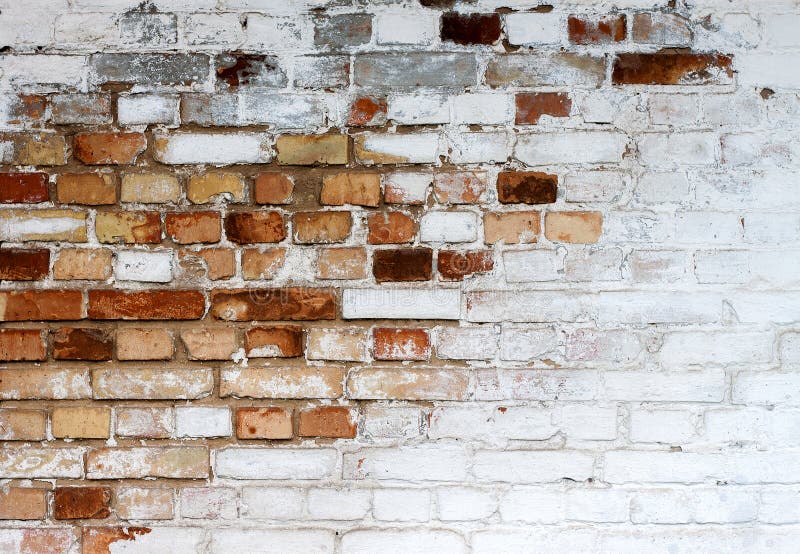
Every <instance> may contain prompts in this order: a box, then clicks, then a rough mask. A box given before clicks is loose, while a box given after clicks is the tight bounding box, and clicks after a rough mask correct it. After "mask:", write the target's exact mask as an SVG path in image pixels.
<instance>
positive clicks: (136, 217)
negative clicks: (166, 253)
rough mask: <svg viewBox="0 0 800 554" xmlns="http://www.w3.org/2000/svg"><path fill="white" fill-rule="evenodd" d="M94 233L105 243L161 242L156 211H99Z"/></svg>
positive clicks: (159, 224) (159, 218) (159, 223)
mask: <svg viewBox="0 0 800 554" xmlns="http://www.w3.org/2000/svg"><path fill="white" fill-rule="evenodd" d="M95 234H96V235H97V240H98V241H100V242H103V243H106V244H118V243H127V244H131V243H137V244H157V243H159V242H161V216H160V215H159V213H158V212H99V213H98V214H97V218H96V220H95Z"/></svg>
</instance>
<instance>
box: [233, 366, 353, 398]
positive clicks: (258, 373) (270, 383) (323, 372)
mask: <svg viewBox="0 0 800 554" xmlns="http://www.w3.org/2000/svg"><path fill="white" fill-rule="evenodd" d="M343 380H344V370H343V369H342V368H337V367H300V368H296V369H275V368H263V367H262V368H258V367H253V368H248V369H238V368H237V369H230V370H222V372H221V374H220V388H219V395H220V396H221V397H223V398H224V397H226V396H236V397H239V398H244V397H247V398H339V397H340V396H341V395H342V382H343Z"/></svg>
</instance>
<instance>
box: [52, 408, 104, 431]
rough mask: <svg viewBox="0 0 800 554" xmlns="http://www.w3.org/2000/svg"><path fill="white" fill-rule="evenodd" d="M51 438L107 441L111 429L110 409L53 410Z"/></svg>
mask: <svg viewBox="0 0 800 554" xmlns="http://www.w3.org/2000/svg"><path fill="white" fill-rule="evenodd" d="M51 418H52V426H53V436H54V437H56V438H59V439H61V438H67V439H107V438H108V437H109V433H110V429H111V409H110V408H84V407H80V408H54V409H53V413H52V416H51Z"/></svg>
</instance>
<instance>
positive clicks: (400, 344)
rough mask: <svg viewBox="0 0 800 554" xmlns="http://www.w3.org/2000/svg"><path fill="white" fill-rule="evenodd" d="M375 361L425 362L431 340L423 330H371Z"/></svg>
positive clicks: (384, 328)
mask: <svg viewBox="0 0 800 554" xmlns="http://www.w3.org/2000/svg"><path fill="white" fill-rule="evenodd" d="M372 333H373V343H374V347H373V352H374V355H375V359H376V360H427V359H428V358H430V356H431V340H430V337H429V336H428V332H427V331H426V330H425V329H400V328H386V327H380V328H377V329H374V330H373V332H372Z"/></svg>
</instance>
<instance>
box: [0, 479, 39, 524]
mask: <svg viewBox="0 0 800 554" xmlns="http://www.w3.org/2000/svg"><path fill="white" fill-rule="evenodd" d="M46 515H47V491H46V490H45V489H42V488H22V487H9V488H6V489H0V520H1V519H16V520H32V519H44V518H45V516H46Z"/></svg>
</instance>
